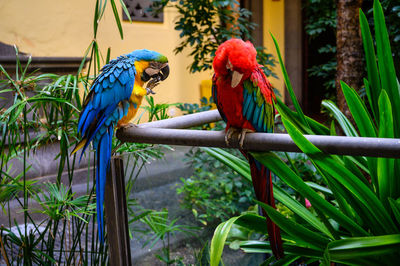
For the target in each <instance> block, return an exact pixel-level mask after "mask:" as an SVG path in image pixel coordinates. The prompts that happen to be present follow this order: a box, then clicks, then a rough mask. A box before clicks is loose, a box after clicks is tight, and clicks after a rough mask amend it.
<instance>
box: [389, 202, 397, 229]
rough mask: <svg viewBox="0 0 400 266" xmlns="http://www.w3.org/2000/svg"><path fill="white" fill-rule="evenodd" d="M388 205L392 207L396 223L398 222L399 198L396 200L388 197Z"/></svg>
mask: <svg viewBox="0 0 400 266" xmlns="http://www.w3.org/2000/svg"><path fill="white" fill-rule="evenodd" d="M389 203H390V207H391V208H392V211H393V215H394V217H395V218H396V221H397V224H400V198H399V199H397V200H394V199H389Z"/></svg>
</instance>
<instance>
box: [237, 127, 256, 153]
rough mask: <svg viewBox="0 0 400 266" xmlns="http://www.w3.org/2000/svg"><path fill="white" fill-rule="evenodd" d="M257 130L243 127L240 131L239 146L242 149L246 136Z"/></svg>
mask: <svg viewBox="0 0 400 266" xmlns="http://www.w3.org/2000/svg"><path fill="white" fill-rule="evenodd" d="M253 132H255V131H254V130H251V129H247V128H243V129H242V131H240V133H239V147H240V149H242V150H243V144H244V139H245V137H246V134H247V133H253Z"/></svg>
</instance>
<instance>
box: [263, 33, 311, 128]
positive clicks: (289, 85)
mask: <svg viewBox="0 0 400 266" xmlns="http://www.w3.org/2000/svg"><path fill="white" fill-rule="evenodd" d="M271 37H272V39H273V41H274V44H275V49H276V53H277V54H278V59H279V64H280V66H281V70H282V73H283V78H284V80H285V84H286V88H287V90H288V92H289V95H290V98H291V99H292V103H293V105H294V108H295V109H296V112H297V113H298V114H299V118H300V121H301V122H302V123H303V124H304V125H305V126H306V127H307V128H309V129H310V126H309V124H308V122H307V120H306V117H305V116H304V113H303V110H301V107H300V104H299V102H298V101H297V98H296V95H295V94H294V91H293V87H292V83H291V82H290V79H289V76H288V73H287V71H286V68H285V65H284V64H283V60H282V56H281V52H280V49H279V45H278V43H277V41H276V39H275V37H274V36H273V35H272V34H271Z"/></svg>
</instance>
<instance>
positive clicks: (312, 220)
mask: <svg viewBox="0 0 400 266" xmlns="http://www.w3.org/2000/svg"><path fill="white" fill-rule="evenodd" d="M274 197H275V198H276V199H277V200H278V201H280V202H282V203H283V204H284V205H285V206H286V207H288V208H289V209H290V210H291V211H292V212H294V213H295V214H297V215H299V216H300V217H301V218H303V219H304V220H305V221H306V222H308V223H309V224H310V225H311V226H312V227H314V228H315V229H317V230H318V231H320V232H321V233H324V234H325V235H326V236H328V237H329V238H331V239H334V237H333V235H332V234H331V233H330V232H329V230H328V228H326V226H325V225H324V224H323V223H321V222H320V221H319V220H318V219H317V218H316V217H315V216H314V215H313V214H312V213H311V212H309V211H308V210H307V208H306V207H304V206H303V205H302V204H300V203H299V202H298V201H297V200H295V199H293V198H292V197H291V196H290V195H288V194H287V193H286V192H285V191H284V190H283V189H281V188H280V187H278V186H274Z"/></svg>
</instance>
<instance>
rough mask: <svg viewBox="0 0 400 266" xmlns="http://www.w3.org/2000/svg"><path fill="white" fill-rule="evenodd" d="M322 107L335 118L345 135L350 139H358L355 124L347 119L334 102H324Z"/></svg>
mask: <svg viewBox="0 0 400 266" xmlns="http://www.w3.org/2000/svg"><path fill="white" fill-rule="evenodd" d="M322 106H323V107H325V108H326V109H327V110H328V111H329V113H330V114H331V115H332V116H333V118H335V120H336V121H337V122H338V124H339V125H340V127H341V128H342V130H343V133H344V134H345V135H346V136H349V137H358V133H357V130H356V129H355V128H354V126H353V124H352V123H351V122H350V121H349V119H347V117H346V116H345V115H344V114H343V113H342V111H340V110H339V108H338V107H337V106H336V104H335V103H334V102H332V101H331V100H323V101H322Z"/></svg>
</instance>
